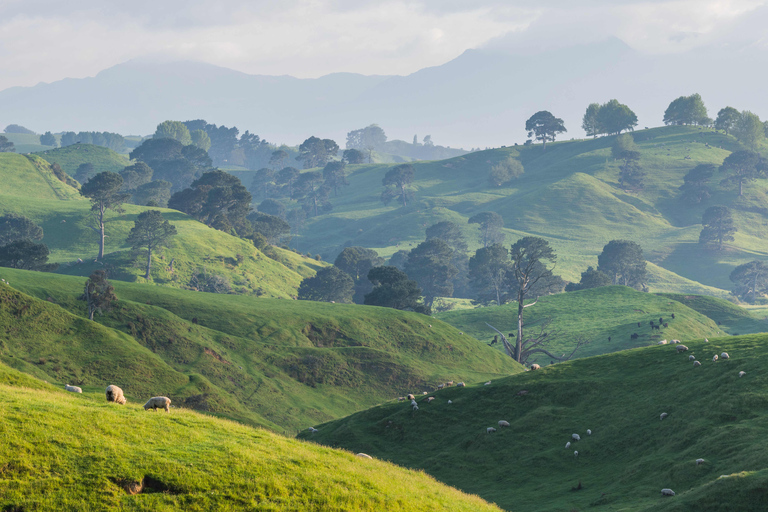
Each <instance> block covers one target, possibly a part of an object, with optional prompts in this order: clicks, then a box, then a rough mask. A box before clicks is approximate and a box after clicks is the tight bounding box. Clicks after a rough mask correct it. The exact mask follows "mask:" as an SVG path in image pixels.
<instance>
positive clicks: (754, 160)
mask: <svg viewBox="0 0 768 512" xmlns="http://www.w3.org/2000/svg"><path fill="white" fill-rule="evenodd" d="M765 167H766V162H765V161H764V160H763V159H762V158H761V157H760V155H759V154H758V153H755V152H754V151H749V150H740V151H734V152H733V153H731V154H730V155H728V156H727V157H726V158H725V160H724V161H723V165H722V166H721V167H720V170H721V171H723V172H730V173H731V175H730V176H728V177H727V178H725V179H724V180H723V181H722V182H721V183H722V184H723V185H727V184H732V185H738V186H739V197H741V196H743V195H744V185H745V184H749V183H751V182H752V181H754V180H756V179H757V178H760V177H763V176H764V170H765Z"/></svg>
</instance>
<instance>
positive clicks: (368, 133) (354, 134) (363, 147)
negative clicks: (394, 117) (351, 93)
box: [347, 124, 431, 163]
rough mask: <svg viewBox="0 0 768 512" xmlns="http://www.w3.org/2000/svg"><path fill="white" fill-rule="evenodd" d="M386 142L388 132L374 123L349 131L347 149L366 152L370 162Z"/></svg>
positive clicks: (415, 141)
mask: <svg viewBox="0 0 768 512" xmlns="http://www.w3.org/2000/svg"><path fill="white" fill-rule="evenodd" d="M386 142H387V134H386V133H384V130H383V129H382V128H381V127H380V126H379V125H377V124H372V125H370V126H366V127H365V128H360V129H359V130H352V131H351V132H349V133H347V149H355V150H357V151H360V152H363V151H364V152H366V153H367V155H368V163H371V162H372V160H373V151H374V150H376V151H381V150H382V149H384V144H385V143H386ZM430 142H431V139H430ZM417 143H418V142H417V140H416V136H415V135H414V144H417ZM425 143H426V139H425ZM360 163H362V162H360Z"/></svg>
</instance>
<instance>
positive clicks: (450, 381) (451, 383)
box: [445, 380, 453, 387]
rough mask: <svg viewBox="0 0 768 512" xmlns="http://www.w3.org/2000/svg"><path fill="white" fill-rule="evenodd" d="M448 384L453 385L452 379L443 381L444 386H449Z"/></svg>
mask: <svg viewBox="0 0 768 512" xmlns="http://www.w3.org/2000/svg"><path fill="white" fill-rule="evenodd" d="M450 386H453V381H452V380H449V381H448V382H446V383H445V387H450Z"/></svg>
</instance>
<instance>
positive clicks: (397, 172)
mask: <svg viewBox="0 0 768 512" xmlns="http://www.w3.org/2000/svg"><path fill="white" fill-rule="evenodd" d="M381 183H382V185H384V187H385V188H384V191H383V192H382V193H381V201H382V202H383V203H384V204H389V203H390V201H392V199H394V198H398V200H399V201H400V203H401V204H402V205H403V206H408V199H409V198H410V196H411V192H410V190H409V185H410V184H411V183H413V166H412V165H411V164H400V165H398V166H395V167H393V168H392V169H390V170H388V171H387V173H386V174H385V175H384V178H383V179H382V180H381Z"/></svg>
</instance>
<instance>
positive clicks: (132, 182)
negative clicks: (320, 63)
mask: <svg viewBox="0 0 768 512" xmlns="http://www.w3.org/2000/svg"><path fill="white" fill-rule="evenodd" d="M154 172H155V171H153V170H152V168H151V167H150V166H148V165H147V164H145V163H144V162H136V163H135V164H133V165H129V166H128V167H126V168H125V169H123V170H122V171H120V177H122V178H123V190H126V191H131V190H136V189H137V188H139V187H140V186H141V185H144V184H145V183H149V182H150V181H152V175H153V174H154Z"/></svg>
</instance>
